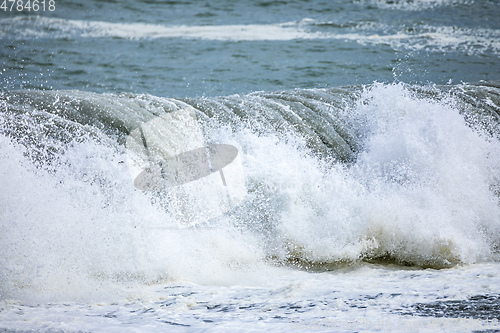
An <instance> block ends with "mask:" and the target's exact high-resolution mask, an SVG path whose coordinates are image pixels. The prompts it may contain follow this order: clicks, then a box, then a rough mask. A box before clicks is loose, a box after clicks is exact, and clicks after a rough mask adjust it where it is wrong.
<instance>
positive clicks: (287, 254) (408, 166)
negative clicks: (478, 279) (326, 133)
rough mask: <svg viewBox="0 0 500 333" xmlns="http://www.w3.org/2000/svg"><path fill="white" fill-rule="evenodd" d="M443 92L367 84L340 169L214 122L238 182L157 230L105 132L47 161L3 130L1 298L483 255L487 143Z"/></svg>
mask: <svg viewBox="0 0 500 333" xmlns="http://www.w3.org/2000/svg"><path fill="white" fill-rule="evenodd" d="M75 96H78V94H76V95H75ZM99 98H100V97H99V95H95V96H94V97H93V99H94V100H99ZM102 98H103V99H104V101H106V100H107V99H108V98H109V96H108V95H103V96H102ZM144 98H146V96H141V97H139V98H138V102H139V103H141V105H143V106H146V105H147V104H144V103H143V99H144ZM126 100H127V103H130V101H128V100H129V99H126ZM154 100H155V101H160V100H161V99H159V98H154ZM124 101H125V100H124ZM166 101H167V100H166ZM167 102H169V101H167ZM5 103H6V102H5V101H4V104H5ZM61 103H64V102H61ZM170 103H171V102H170ZM454 103H455V102H454V101H453V99H446V98H445V99H442V100H433V99H429V98H422V97H417V96H415V95H413V94H412V93H411V92H410V91H409V90H408V89H407V88H406V87H405V86H404V85H398V84H396V85H382V84H375V85H373V86H372V87H370V88H369V89H367V90H366V91H365V92H364V93H363V94H362V96H360V98H359V100H358V101H357V103H355V104H354V105H353V106H352V107H351V108H348V109H346V110H345V113H346V114H345V115H344V116H345V117H348V118H350V119H351V120H350V122H351V123H352V124H353V125H352V126H354V128H357V129H358V131H360V134H361V138H362V142H360V147H361V148H362V151H361V153H360V154H359V157H358V159H357V161H356V162H355V163H354V164H353V165H351V166H350V167H346V166H342V165H337V164H330V163H327V162H322V161H320V160H318V159H317V158H315V157H314V156H312V155H310V154H308V152H309V150H308V149H307V148H306V146H305V144H304V141H303V138H299V137H294V136H293V135H292V136H289V137H288V139H286V140H283V139H280V137H281V136H280V135H278V133H276V135H258V134H256V133H254V132H252V131H249V130H245V129H241V130H237V131H231V130H230V129H229V128H227V127H225V126H218V127H215V128H213V129H212V131H211V132H210V133H211V136H212V139H213V140H215V141H216V142H226V143H230V144H233V145H235V146H238V147H239V151H240V152H241V159H242V162H243V166H244V172H245V177H246V182H247V187H248V191H249V193H248V196H247V197H246V199H245V200H246V201H245V202H244V203H243V204H242V205H240V206H239V207H238V208H237V209H236V210H235V212H234V213H233V214H231V215H228V216H226V217H223V218H221V219H220V220H219V222H218V225H217V227H216V228H215V229H199V230H177V231H176V230H172V226H175V224H174V223H173V221H172V218H171V217H170V215H169V214H168V213H167V212H166V211H164V210H162V208H161V205H155V204H154V203H152V202H151V201H150V199H148V196H147V195H146V194H144V193H142V192H140V191H138V190H136V189H134V187H133V180H132V179H131V177H130V175H129V171H128V168H127V165H126V163H122V161H125V160H126V156H124V154H125V153H124V151H123V150H121V151H120V149H118V150H116V147H112V146H109V145H108V144H105V142H108V141H109V140H108V141H106V140H98V141H94V140H92V139H90V138H89V139H86V140H84V141H82V142H80V141H81V140H79V141H78V142H73V143H72V144H71V145H70V146H65V148H64V149H65V153H64V154H61V155H60V156H59V162H58V163H59V164H58V165H57V167H56V168H55V169H54V170H56V172H53V171H50V170H49V171H45V170H44V169H43V168H42V169H37V168H35V167H34V166H33V165H32V164H31V163H30V162H28V161H27V160H26V158H25V157H24V156H23V151H24V148H22V147H21V146H19V145H18V144H13V143H11V142H10V140H9V139H7V138H5V137H2V139H1V141H0V144H1V152H2V154H1V155H0V160H1V165H2V168H1V170H0V171H1V173H2V177H0V181H1V186H2V188H3V189H4V191H3V195H2V199H1V200H2V201H1V207H2V210H1V217H0V222H1V225H0V228H1V230H2V232H1V233H0V243H1V244H4V245H5V244H6V246H2V247H1V249H0V252H1V255H0V267H1V269H2V270H1V275H0V291H1V294H2V298H6V297H16V298H22V299H25V300H36V299H37V298H46V299H68V298H69V299H81V298H86V297H91V296H92V297H96V294H97V297H105V295H106V293H114V292H116V291H117V290H118V291H120V292H123V291H124V290H123V289H124V288H126V286H129V285H144V284H145V285H148V284H156V283H160V282H162V283H167V282H175V281H189V282H195V283H198V284H202V285H219V286H220V285H239V284H241V283H243V284H245V285H262V284H264V285H266V283H269V282H271V281H272V280H273V276H274V274H277V273H275V271H274V268H272V267H270V266H269V265H268V264H269V261H271V262H273V263H277V264H286V263H289V262H299V263H302V264H301V265H302V266H303V267H310V268H314V267H318V266H319V267H321V266H322V265H325V264H338V263H340V262H357V261H359V260H361V259H363V258H365V259H376V258H379V257H383V258H385V259H386V260H387V259H389V260H394V261H395V262H399V263H408V264H411V265H417V266H432V267H446V266H452V265H456V264H460V263H477V262H485V261H486V262H488V261H491V260H494V255H495V253H494V248H495V247H497V246H498V239H499V235H500V220H499V218H498V217H499V216H500V207H499V205H498V197H496V196H495V194H494V192H493V191H492V186H495V184H497V182H498V174H499V172H500V155H499V152H500V143H499V142H498V140H496V139H494V138H489V137H488V136H485V135H481V134H480V133H478V132H476V131H474V130H473V129H471V127H469V126H468V125H467V123H466V122H465V120H464V118H463V117H462V116H461V115H460V113H459V109H458V108H457V106H456V105H455V104H454ZM116 104H118V108H119V110H118V111H119V112H120V113H122V112H124V111H123V110H125V109H124V108H121V107H120V106H119V104H120V99H119V98H117V99H116V100H115V105H116ZM153 104H154V105H153ZM5 105H7V104H5ZM61 105H62V104H61ZM152 105H153V107H155V108H157V105H156V104H155V103H152ZM56 107H57V106H56ZM247 107H252V103H250V100H249V104H248V105H247ZM5 115H7V116H8V113H7V114H4V116H5ZM39 116H40V115H39ZM26 117H27V118H26V119H25V120H26V122H25V123H26V124H27V126H28V127H29V126H31V125H29V124H32V125H33V124H34V123H33V118H30V117H31V114H30V113H27V114H26ZM30 119H31V120H30ZM245 225H246V226H245ZM304 265H305V266H304ZM280 274H281V273H280ZM75 285H78V288H75V287H74V286H75Z"/></svg>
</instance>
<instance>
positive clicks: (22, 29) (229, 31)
mask: <svg viewBox="0 0 500 333" xmlns="http://www.w3.org/2000/svg"><path fill="white" fill-rule="evenodd" d="M3 21H4V24H2V25H3V26H4V28H3V33H2V29H0V36H1V35H2V34H5V32H9V30H10V32H13V31H12V30H14V32H15V33H16V35H18V36H23V37H35V38H36V37H56V38H57V37H58V38H64V37H74V36H80V37H90V38H100V37H114V38H125V39H153V38H194V39H207V40H228V41H259V40H292V39H314V38H324V36H323V34H321V33H317V32H308V31H306V30H305V29H304V28H303V25H302V24H300V23H299V24H297V23H293V22H291V23H278V24H248V25H214V26H210V25H207V26H187V25H176V26H174V25H172V26H168V25H158V24H146V23H127V24H125V23H110V22H102V21H81V20H65V19H59V18H47V17H37V18H25V17H17V18H14V19H6V20H3Z"/></svg>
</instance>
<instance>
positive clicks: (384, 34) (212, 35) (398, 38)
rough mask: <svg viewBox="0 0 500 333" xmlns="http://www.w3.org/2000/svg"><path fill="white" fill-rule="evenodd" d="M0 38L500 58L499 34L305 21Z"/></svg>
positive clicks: (58, 31)
mask: <svg viewBox="0 0 500 333" xmlns="http://www.w3.org/2000/svg"><path fill="white" fill-rule="evenodd" d="M0 22H1V24H0V37H2V36H3V37H4V38H5V37H7V38H13V39H22V38H124V39H132V40H135V39H137V40H142V39H156V38H188V39H205V40H220V41H280V40H281V41H285V40H294V39H336V40H346V41H355V42H358V43H360V44H378V45H384V44H385V45H389V46H390V47H392V48H394V49H410V50H415V51H418V50H422V49H425V50H427V51H436V52H442V51H449V50H456V51H461V52H465V53H467V54H481V53H484V52H488V51H490V52H494V53H499V52H500V30H498V29H467V28H457V27H451V26H428V25H422V26H415V27H412V29H411V30H409V29H408V28H407V27H404V26H401V27H398V26H388V25H383V24H378V23H361V24H357V25H355V26H352V25H346V26H345V27H344V26H343V25H341V24H335V23H333V22H320V21H316V20H313V19H303V20H301V21H298V22H285V23H276V24H250V25H207V26H188V25H177V26H175V25H174V26H170V25H160V24H146V23H110V22H101V21H81V20H66V19H60V18H48V17H16V18H11V19H3V20H0Z"/></svg>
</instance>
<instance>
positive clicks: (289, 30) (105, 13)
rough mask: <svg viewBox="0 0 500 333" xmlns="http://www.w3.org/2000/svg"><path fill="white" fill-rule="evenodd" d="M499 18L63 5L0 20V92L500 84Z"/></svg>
mask: <svg viewBox="0 0 500 333" xmlns="http://www.w3.org/2000/svg"><path fill="white" fill-rule="evenodd" d="M499 13H500V4H499V3H498V1H494V0H484V1H466V0H464V1H447V0H425V1H383V0H371V1H368V0H366V1H363V0H359V1H355V0H351V1H334V2H332V1H276V2H275V1H193V2H190V1H172V2H162V1H126V2H120V3H116V2H114V1H99V2H95V1H71V4H68V3H66V2H64V1H62V2H56V9H55V10H54V11H53V12H48V11H46V12H44V13H40V12H39V13H38V14H33V12H31V13H29V14H28V13H27V12H26V11H25V12H23V13H21V14H18V13H9V12H1V11H0V18H1V19H2V22H1V25H0V37H1V46H2V48H1V50H0V52H1V59H0V61H1V65H2V70H3V72H2V73H1V76H0V80H1V82H2V85H1V88H2V90H11V89H19V88H38V89H40V88H42V89H58V90H59V89H77V90H85V91H95V92H133V93H148V94H153V95H155V96H166V97H185V96H191V97H193V96H216V95H228V94H244V93H249V92H252V91H261V90H264V91H270V90H287V89H295V88H324V87H338V86H345V85H355V84H369V83H372V82H373V81H378V82H392V81H393V80H401V81H403V82H406V83H424V84H426V83H435V84H446V83H448V82H452V83H460V82H471V83H473V82H477V81H479V80H498V75H499V68H500V62H499V61H500V60H499V57H498V54H499V52H500V45H499V35H500V32H499V29H500V23H499V20H498V14H499ZM68 20H71V21H68ZM72 20H76V22H75V21H72ZM108 23H110V24H108ZM141 24H143V25H141ZM170 36H172V37H170Z"/></svg>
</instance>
